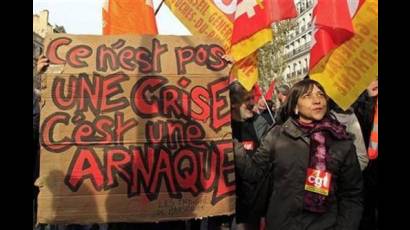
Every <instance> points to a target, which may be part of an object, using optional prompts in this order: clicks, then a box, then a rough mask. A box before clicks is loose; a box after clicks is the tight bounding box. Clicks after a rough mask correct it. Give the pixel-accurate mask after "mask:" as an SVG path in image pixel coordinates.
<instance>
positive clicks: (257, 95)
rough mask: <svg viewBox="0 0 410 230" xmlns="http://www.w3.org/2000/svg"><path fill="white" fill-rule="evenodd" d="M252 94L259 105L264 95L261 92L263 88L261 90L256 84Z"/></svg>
mask: <svg viewBox="0 0 410 230" xmlns="http://www.w3.org/2000/svg"><path fill="white" fill-rule="evenodd" d="M252 94H253V102H254V103H255V104H256V103H258V101H259V98H260V97H261V96H262V95H263V94H262V91H261V88H259V85H258V83H256V84H255V85H254V86H253V91H252Z"/></svg>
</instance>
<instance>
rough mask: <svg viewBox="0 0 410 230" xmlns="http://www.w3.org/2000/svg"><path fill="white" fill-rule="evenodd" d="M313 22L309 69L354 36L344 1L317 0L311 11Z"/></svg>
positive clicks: (347, 8)
mask: <svg viewBox="0 0 410 230" xmlns="http://www.w3.org/2000/svg"><path fill="white" fill-rule="evenodd" d="M313 22H314V26H315V30H316V32H315V33H314V41H313V44H314V45H313V47H312V49H311V52H310V69H312V68H313V67H314V66H315V65H316V64H317V63H318V62H319V61H320V59H322V58H323V57H324V56H326V55H327V54H328V53H329V52H330V51H332V50H333V49H334V48H336V47H338V46H340V45H341V44H342V43H344V42H345V41H347V40H349V39H350V38H351V37H352V36H353V34H354V31H353V25H352V18H351V16H350V12H349V6H348V3H347V1H346V0H318V2H317V5H316V6H315V8H314V9H313ZM315 30H314V31H315Z"/></svg>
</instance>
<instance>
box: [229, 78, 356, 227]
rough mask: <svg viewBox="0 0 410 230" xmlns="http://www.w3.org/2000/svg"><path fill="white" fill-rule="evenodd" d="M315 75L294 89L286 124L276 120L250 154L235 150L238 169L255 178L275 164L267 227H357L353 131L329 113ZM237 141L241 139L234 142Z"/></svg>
mask: <svg viewBox="0 0 410 230" xmlns="http://www.w3.org/2000/svg"><path fill="white" fill-rule="evenodd" d="M327 101H328V97H327V95H326V93H325V91H324V89H323V87H322V86H321V85H320V84H319V83H318V82H316V81H314V80H311V79H304V80H302V81H300V82H298V83H296V84H295V85H294V86H293V87H292V88H291V90H290V92H289V96H288V98H287V100H286V101H285V104H284V107H283V111H282V112H283V114H282V119H283V120H284V123H283V124H279V125H276V126H273V127H272V128H271V129H270V130H269V132H268V133H267V134H266V135H265V136H264V138H263V139H262V142H261V144H260V146H259V148H258V149H257V151H256V153H255V154H254V155H252V156H249V155H247V154H244V153H243V152H241V151H236V152H235V162H236V168H237V169H236V170H237V173H239V175H240V176H241V177H242V178H243V179H244V180H247V181H250V182H251V183H253V182H255V181H258V180H261V178H263V177H264V176H265V175H266V174H267V173H269V172H268V171H269V170H271V172H270V173H271V174H270V175H271V180H273V183H272V186H271V189H270V190H271V191H272V192H271V194H270V196H269V200H267V201H266V202H267V203H268V207H267V214H266V220H267V228H268V229H275V230H276V229H346V230H347V229H349V230H354V229H357V228H358V226H359V223H360V218H361V215H362V210H363V208H362V201H361V195H362V188H363V185H362V176H361V171H360V166H359V162H358V160H357V157H356V150H355V147H354V145H353V140H352V138H351V136H350V135H349V134H348V133H347V132H346V129H345V127H344V126H343V125H341V124H340V123H339V122H338V121H337V120H335V119H334V118H333V117H332V116H330V115H329V110H328V103H327ZM234 144H235V145H236V144H237V143H235V142H234Z"/></svg>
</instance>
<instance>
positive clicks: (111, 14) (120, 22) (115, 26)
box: [102, 0, 158, 35]
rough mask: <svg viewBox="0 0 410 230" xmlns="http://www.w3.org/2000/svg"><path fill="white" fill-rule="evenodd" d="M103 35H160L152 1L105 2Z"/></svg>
mask: <svg viewBox="0 0 410 230" xmlns="http://www.w3.org/2000/svg"><path fill="white" fill-rule="evenodd" d="M102 14H103V34H104V35H108V34H147V35H156V34H158V30H157V24H156V22H155V15H154V9H153V6H152V0H105V2H104V7H103V12H102Z"/></svg>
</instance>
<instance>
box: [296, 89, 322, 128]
mask: <svg viewBox="0 0 410 230" xmlns="http://www.w3.org/2000/svg"><path fill="white" fill-rule="evenodd" d="M326 112H327V101H326V95H325V93H324V92H323V91H321V90H320V89H319V88H318V87H316V85H313V88H312V90H311V91H310V92H309V91H308V92H307V93H305V94H304V95H302V96H301V97H300V98H299V99H298V103H297V105H296V111H295V113H296V114H298V115H299V120H300V121H302V122H305V123H311V122H312V121H320V120H322V118H323V117H324V116H325V114H326Z"/></svg>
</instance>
